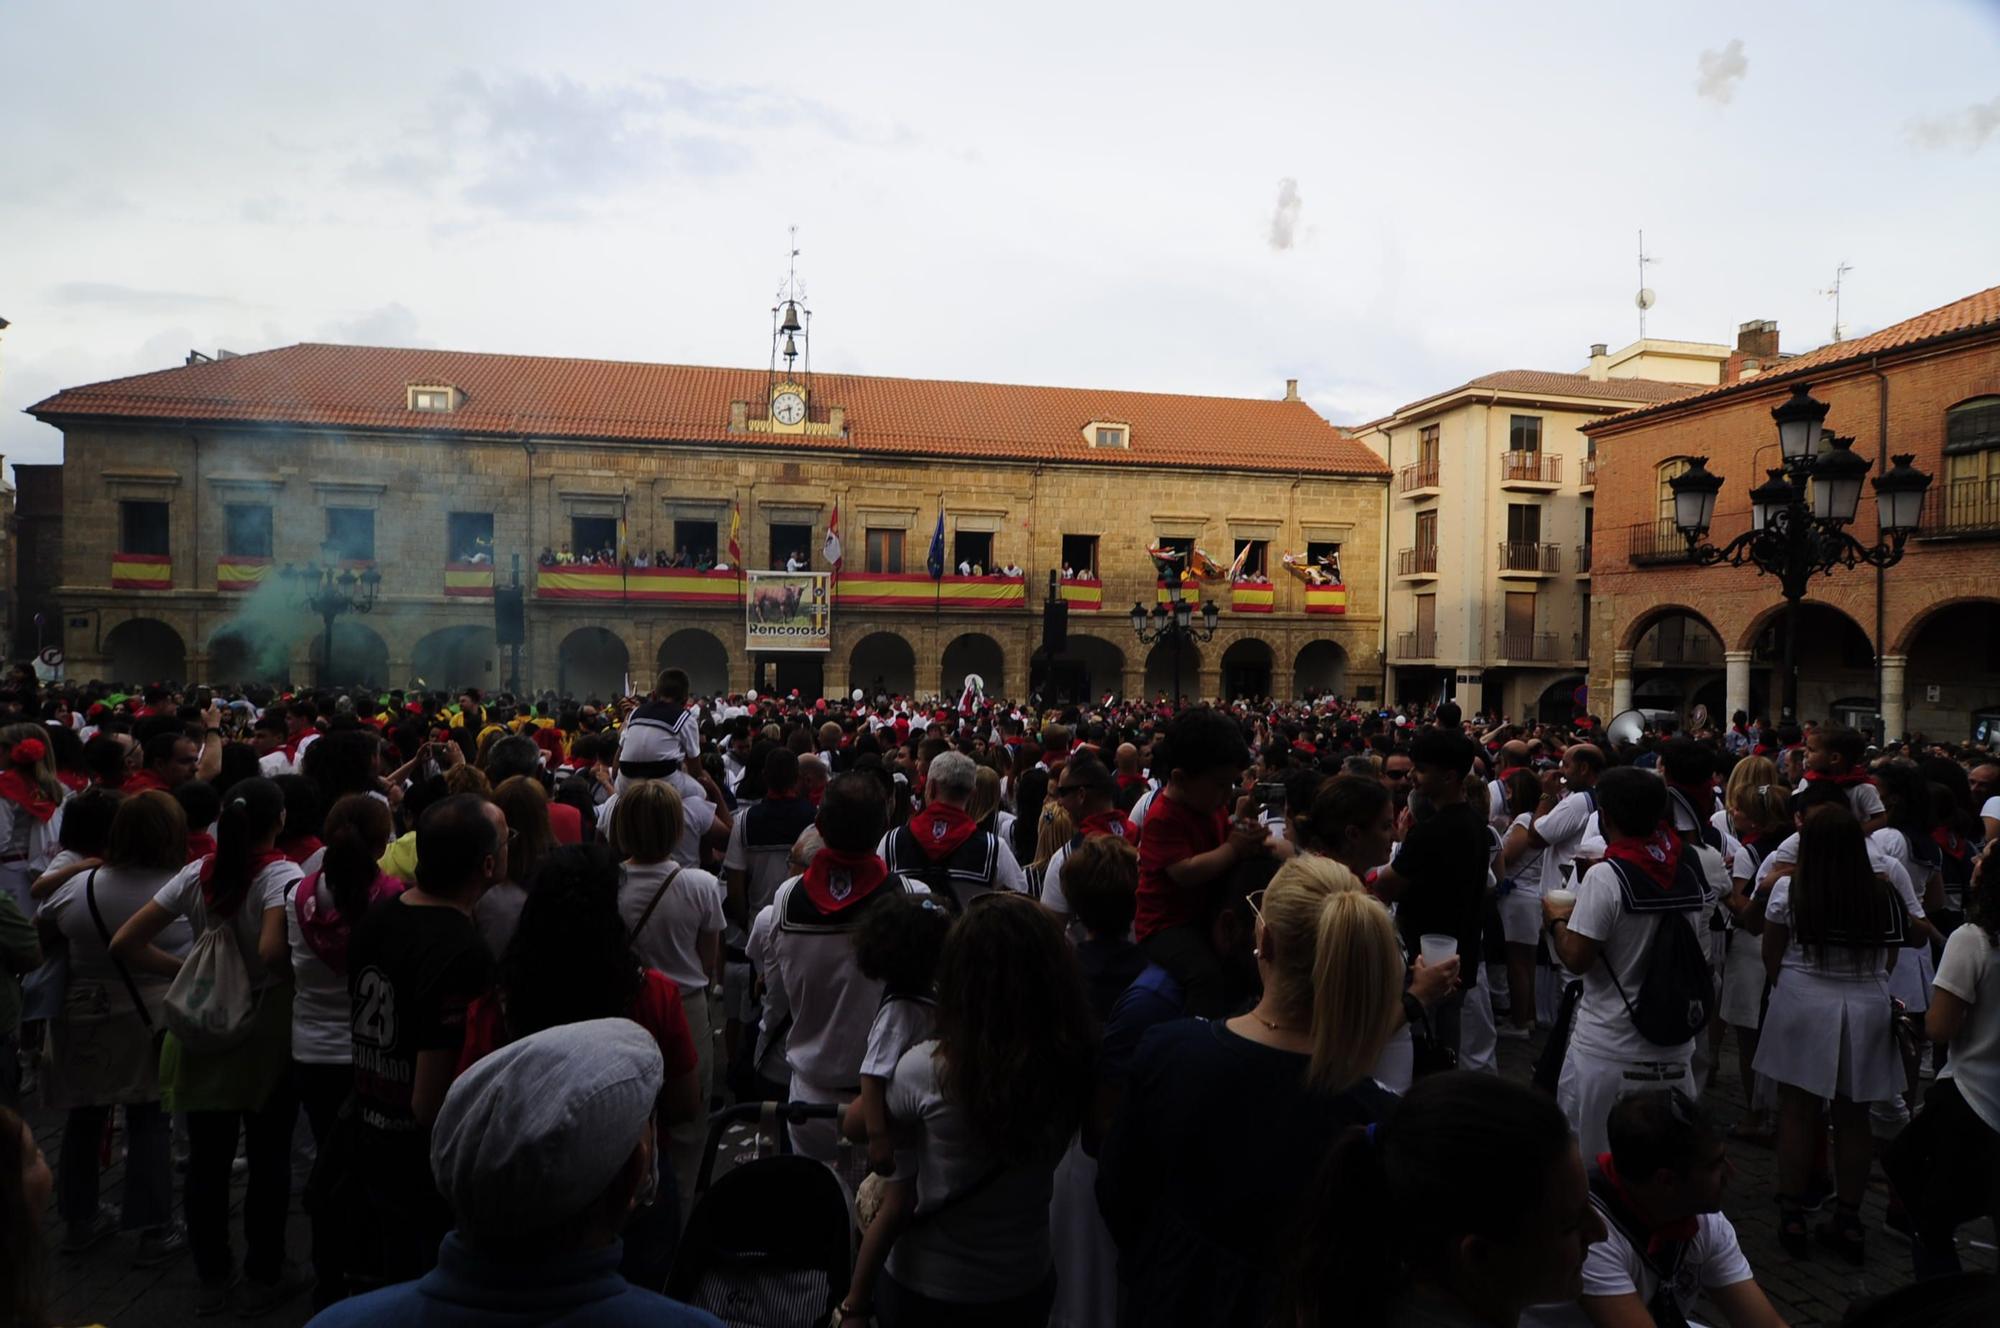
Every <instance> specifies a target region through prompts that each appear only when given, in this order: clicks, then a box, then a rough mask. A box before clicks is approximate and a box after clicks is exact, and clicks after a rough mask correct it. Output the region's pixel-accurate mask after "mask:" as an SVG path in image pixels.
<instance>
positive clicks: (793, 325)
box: [778, 300, 799, 355]
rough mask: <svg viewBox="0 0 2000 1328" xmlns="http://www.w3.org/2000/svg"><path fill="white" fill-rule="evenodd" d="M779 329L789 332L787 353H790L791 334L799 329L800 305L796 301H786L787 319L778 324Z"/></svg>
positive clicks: (786, 343) (786, 342)
mask: <svg viewBox="0 0 2000 1328" xmlns="http://www.w3.org/2000/svg"><path fill="white" fill-rule="evenodd" d="M778 330H779V331H781V332H784V333H787V334H788V335H787V336H786V338H785V353H786V354H788V355H789V354H791V353H792V341H791V337H790V335H789V334H790V333H793V332H797V331H798V330H799V306H798V305H797V303H795V302H794V301H792V300H786V301H785V321H784V322H782V323H780V324H779V325H778Z"/></svg>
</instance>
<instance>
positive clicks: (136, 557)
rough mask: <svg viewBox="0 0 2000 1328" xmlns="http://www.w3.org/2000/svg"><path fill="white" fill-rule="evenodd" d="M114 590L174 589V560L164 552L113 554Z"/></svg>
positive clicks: (112, 573)
mask: <svg viewBox="0 0 2000 1328" xmlns="http://www.w3.org/2000/svg"><path fill="white" fill-rule="evenodd" d="M111 588H112V589H113V590H172V589H173V588H174V560H173V559H172V558H170V557H168V556H167V555H166V554H164V553H114V554H112V555H111Z"/></svg>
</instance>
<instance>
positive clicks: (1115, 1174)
mask: <svg viewBox="0 0 2000 1328" xmlns="http://www.w3.org/2000/svg"><path fill="white" fill-rule="evenodd" d="M1250 906H1251V908H1252V909H1253V910H1254V912H1255V914H1256V919H1257V921H1256V928H1255V951H1254V954H1255V957H1256V962H1257V972H1258V976H1259V977H1260V978H1261V979H1262V980H1263V996H1262V998H1261V999H1260V1000H1259V1001H1258V1002H1257V1005H1256V1006H1255V1008H1253V1009H1252V1010H1250V1011H1249V1013H1247V1014H1242V1015H1238V1016H1237V1017H1236V1018H1234V1019H1230V1020H1227V1021H1221V1020H1216V1021H1210V1020H1205V1019H1182V1020H1177V1021H1174V1022H1172V1023H1168V1024H1163V1025H1161V1026H1160V1027H1158V1028H1155V1029H1153V1030H1152V1031H1151V1032H1149V1033H1148V1034H1147V1035H1146V1037H1145V1040H1144V1041H1142V1042H1141V1043H1140V1045H1139V1049H1138V1052H1137V1053H1136V1054H1135V1056H1134V1057H1133V1062H1132V1067H1131V1071H1130V1074H1129V1076H1128V1077H1127V1079H1126V1090H1125V1099H1124V1106H1123V1109H1122V1110H1121V1112H1120V1114H1119V1116H1118V1118H1117V1120H1116V1122H1115V1123H1114V1124H1113V1126H1112V1129H1111V1133H1110V1135H1109V1137H1108V1138H1107V1139H1106V1140H1105V1144H1104V1149H1103V1153H1102V1156H1101V1158H1100V1163H1099V1173H1098V1186H1097V1194H1098V1200H1099V1203H1100V1204H1101V1206H1102V1208H1103V1210H1104V1216H1105V1220H1106V1223H1107V1224H1108V1225H1109V1226H1110V1228H1111V1234H1112V1237H1113V1239H1114V1240H1116V1242H1117V1244H1118V1250H1119V1267H1120V1276H1121V1278H1122V1279H1123V1281H1124V1283H1125V1293H1126V1295H1125V1321H1126V1322H1130V1323H1145V1324H1189V1325H1194V1324H1203V1325H1207V1324H1242V1325H1252V1324H1257V1325H1261V1324H1263V1323H1266V1322H1268V1320H1269V1316H1270V1313H1271V1311H1272V1308H1273V1306H1274V1305H1275V1303H1276V1300H1277V1292H1278V1288H1279V1282H1280V1279H1281V1277H1282V1275H1283V1268H1282V1267H1281V1264H1280V1261H1279V1259H1278V1258H1277V1257H1276V1256H1275V1255H1274V1253H1273V1251H1274V1249H1275V1248H1276V1247H1277V1246H1278V1244H1279V1243H1280V1242H1279V1239H1278V1237H1279V1234H1280V1233H1281V1232H1283V1231H1285V1230H1287V1229H1288V1228H1289V1226H1290V1224H1291V1222H1292V1220H1293V1219H1294V1217H1295V1216H1296V1212H1295V1210H1296V1207H1297V1195H1298V1188H1299V1187H1298V1183H1297V1182H1298V1168H1299V1166H1300V1164H1301V1160H1302V1159H1309V1158H1316V1157H1318V1156H1320V1155H1321V1154H1322V1153H1324V1152H1325V1150H1326V1148H1327V1146H1328V1144H1330V1143H1331V1142H1332V1140H1333V1139H1334V1137H1335V1136H1336V1135H1337V1134H1338V1133H1339V1132H1340V1130H1341V1129H1343V1128H1344V1127H1346V1126H1348V1125H1354V1124H1362V1125H1365V1124H1368V1123H1369V1122H1372V1121H1375V1120H1377V1119H1379V1118H1380V1117H1381V1116H1382V1115H1383V1114H1384V1113H1385V1112H1386V1110H1387V1109H1388V1107H1389V1104H1390V1103H1391V1102H1392V1101H1393V1099H1392V1098H1391V1096H1390V1094H1389V1093H1388V1092H1386V1091H1385V1090H1384V1089H1382V1088H1381V1087H1379V1086H1378V1085H1376V1084H1375V1083H1374V1082H1373V1081H1372V1080H1371V1079H1370V1078H1369V1072H1370V1070H1371V1069H1372V1068H1373V1067H1374V1065H1375V1064H1376V1062H1377V1061H1378V1060H1380V1059H1381V1056H1382V1050H1383V1048H1384V1047H1385V1046H1386V1045H1387V1044H1388V1041H1389V1037H1390V1034H1391V1032H1392V1030H1393V1029H1394V1028H1395V1027H1396V1025H1397V1024H1398V1022H1399V1021H1400V1017H1401V1014H1402V1001H1403V955H1402V951H1401V949H1400V948H1399V947H1398V945H1397V942H1396V931H1395V925H1394V923H1393V922H1392V921H1391V920H1390V917H1389V912H1388V909H1386V908H1385V907H1383V905H1382V904H1381V903H1380V902H1379V901H1377V900H1376V899H1374V898H1373V897H1372V896H1370V895H1369V894H1367V893H1366V892H1365V891H1364V890H1363V889H1362V888H1361V883H1360V882H1359V881H1357V880H1356V879H1355V877H1354V874H1353V873H1352V872H1350V871H1349V870H1348V869H1347V868H1345V867H1343V866H1341V865H1340V864H1339V863H1337V862H1334V861H1332V860H1331V859H1328V858H1320V857H1301V858H1295V859H1293V860H1292V861H1291V862H1288V863H1286V864H1285V866H1284V867H1283V868H1281V869H1280V870H1279V872H1278V874H1277V875H1276V876H1275V877H1274V878H1273V879H1272V881H1271V884H1270V887H1269V888H1268V889H1265V890H1262V891H1259V892H1258V893H1257V894H1254V895H1252V896H1250ZM1217 1137H1220V1138H1222V1139H1225V1140H1227V1141H1228V1146H1227V1147H1225V1148H1208V1149H1203V1148H1192V1149H1191V1148H1190V1147H1189V1146H1188V1141H1189V1140H1192V1139H1205V1138H1206V1139H1213V1138H1217ZM1357 1322H1360V1320H1357Z"/></svg>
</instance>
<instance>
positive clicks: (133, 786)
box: [118, 770, 173, 796]
mask: <svg viewBox="0 0 2000 1328" xmlns="http://www.w3.org/2000/svg"><path fill="white" fill-rule="evenodd" d="M118 788H119V792H121V793H124V794H126V795H128V796H129V795H131V794H134V793H151V792H153V791H154V790H156V789H157V790H158V791H159V792H161V793H171V792H173V790H172V789H170V788H168V787H167V781H166V780H164V779H161V778H160V777H159V776H158V775H156V774H154V773H153V772H152V771H150V770H137V771H134V772H133V773H132V774H129V775H127V776H125V782H124V783H123V784H121V785H119V786H118Z"/></svg>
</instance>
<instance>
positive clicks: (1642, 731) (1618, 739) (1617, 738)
mask: <svg viewBox="0 0 2000 1328" xmlns="http://www.w3.org/2000/svg"><path fill="white" fill-rule="evenodd" d="M1652 731H1653V725H1652V723H1651V722H1650V721H1649V720H1648V719H1647V718H1646V716H1645V715H1644V714H1643V713H1642V712H1640V711H1637V710H1621V711H1619V712H1618V713H1617V714H1615V715H1613V716H1612V717H1611V722H1610V723H1609V724H1606V725H1605V726H1604V740H1605V741H1606V742H1608V743H1610V744H1611V745H1612V746H1613V747H1614V748H1624V747H1636V746H1638V744H1639V739H1641V738H1643V737H1645V736H1646V735H1647V734H1648V733H1651V732H1652Z"/></svg>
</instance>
